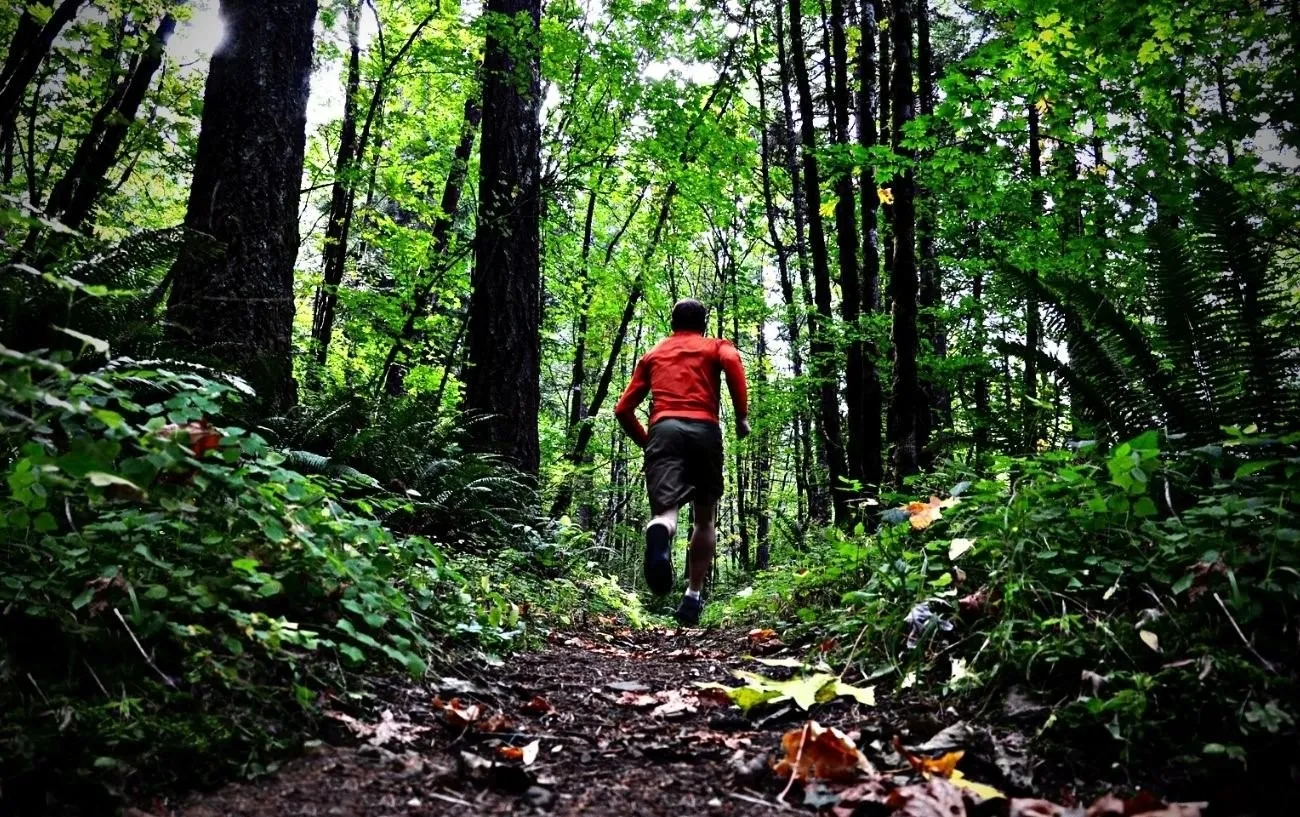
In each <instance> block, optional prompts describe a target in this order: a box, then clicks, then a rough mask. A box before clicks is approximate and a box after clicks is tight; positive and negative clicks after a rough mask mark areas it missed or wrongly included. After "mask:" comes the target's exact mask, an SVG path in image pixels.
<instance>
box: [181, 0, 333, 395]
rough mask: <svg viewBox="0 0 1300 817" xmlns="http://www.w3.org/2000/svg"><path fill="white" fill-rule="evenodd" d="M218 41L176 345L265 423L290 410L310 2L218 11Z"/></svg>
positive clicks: (251, 1)
mask: <svg viewBox="0 0 1300 817" xmlns="http://www.w3.org/2000/svg"><path fill="white" fill-rule="evenodd" d="M221 12H222V17H223V18H224V19H225V21H226V38H225V40H224V42H223V44H222V46H221V48H220V50H218V51H217V52H216V53H215V54H213V55H212V65H211V69H210V70H209V73H208V80H207V87H206V89H205V92H204V99H203V126H202V130H201V131H200V133H199V144H198V155H197V156H196V158H195V163H194V183H193V186H192V188H191V190H190V200H189V208H188V211H187V213H186V216H185V224H186V226H187V227H189V228H190V229H191V230H196V231H198V232H201V233H206V234H207V235H210V236H212V237H214V238H216V239H217V241H219V242H221V244H222V245H223V246H224V252H223V254H222V256H221V257H220V258H219V259H218V260H215V261H214V260H213V259H212V258H211V257H210V255H209V253H208V252H207V250H208V249H209V248H208V247H207V246H206V244H207V242H200V241H195V242H193V244H192V245H191V246H190V247H187V248H186V249H185V250H184V251H183V252H182V253H181V255H180V257H179V258H177V260H176V264H175V265H174V266H173V268H172V272H171V277H172V287H171V297H170V300H169V302H168V305H167V318H168V322H169V330H168V331H169V335H170V337H171V339H172V340H173V342H175V343H176V344H177V345H179V346H181V347H183V348H187V349H189V350H192V351H193V352H194V353H196V354H198V355H200V356H210V357H212V358H215V359H216V360H217V361H219V362H220V363H221V364H223V365H226V366H230V367H232V368H234V369H235V370H236V371H238V372H240V373H241V374H242V375H244V377H246V378H247V379H248V380H249V382H250V383H252V384H253V385H254V387H255V388H257V389H258V393H259V397H260V400H261V403H262V405H263V407H264V408H265V410H266V411H268V412H278V411H281V410H283V409H285V408H288V407H289V406H291V405H292V404H293V402H294V399H295V394H294V392H295V388H294V382H293V361H292V357H291V353H292V330H293V307H294V304H293V267H294V261H295V259H296V258H297V254H298V202H299V197H300V192H299V191H300V190H301V188H302V167H303V153H304V150H305V148H306V142H307V131H306V128H307V96H308V91H309V82H310V79H311V61H312V39H313V34H314V26H315V22H316V0H285V1H284V2H280V3H262V2H257V0H222V3H221Z"/></svg>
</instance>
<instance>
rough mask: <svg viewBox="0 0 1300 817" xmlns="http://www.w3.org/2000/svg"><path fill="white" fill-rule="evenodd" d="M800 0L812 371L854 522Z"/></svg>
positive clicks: (833, 470) (795, 37) (835, 497)
mask: <svg viewBox="0 0 1300 817" xmlns="http://www.w3.org/2000/svg"><path fill="white" fill-rule="evenodd" d="M799 5H800V0H790V3H789V6H790V60H791V64H792V65H793V66H794V75H795V85H796V88H797V90H798V94H799V120H800V121H799V130H800V142H801V143H802V145H803V187H804V199H805V201H806V202H807V206H808V227H809V231H808V232H809V239H810V241H809V247H810V250H811V252H812V265H813V280H814V282H815V287H816V293H815V300H816V303H817V315H818V326H817V328H816V329H815V330H814V331H813V332H812V333H811V334H812V344H811V346H812V361H811V362H812V369H813V373H814V375H815V377H816V378H817V388H818V394H819V404H820V408H821V420H822V432H823V434H824V435H825V438H826V460H827V466H828V467H827V472H828V476H829V479H830V491H831V501H832V504H833V505H834V508H835V520H836V521H837V522H844V521H847V520H848V503H847V499H848V497H847V496H846V494H845V491H844V477H845V476H846V474H845V469H844V445H843V442H842V441H841V439H840V405H839V404H840V401H839V389H838V383H839V377H838V374H837V372H836V367H835V359H834V355H835V348H834V344H832V343H831V339H830V332H829V330H830V327H831V321H832V320H833V318H832V316H831V278H830V265H829V259H828V258H827V247H826V233H825V230H824V228H823V226H822V215H821V183H820V181H819V176H818V172H817V131H816V121H815V119H814V117H815V112H814V110H813V98H812V84H811V83H810V82H809V79H808V61H807V53H806V50H805V48H804V38H803V10H802V9H801V8H800V7H799Z"/></svg>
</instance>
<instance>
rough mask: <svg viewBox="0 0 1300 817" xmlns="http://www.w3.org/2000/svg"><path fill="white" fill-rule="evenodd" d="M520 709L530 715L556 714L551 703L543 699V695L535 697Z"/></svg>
mask: <svg viewBox="0 0 1300 817" xmlns="http://www.w3.org/2000/svg"><path fill="white" fill-rule="evenodd" d="M520 709H522V710H523V711H524V712H527V713H529V714H530V715H553V714H555V707H553V706H551V704H550V702H549V701H547V700H546V699H545V698H543V697H542V696H541V695H534V696H533V697H532V698H531V699H529V701H528V703H526V704H524V705H523V706H521V707H520Z"/></svg>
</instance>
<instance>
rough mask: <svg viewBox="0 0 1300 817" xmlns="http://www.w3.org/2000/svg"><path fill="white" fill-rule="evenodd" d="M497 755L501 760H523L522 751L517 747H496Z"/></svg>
mask: <svg viewBox="0 0 1300 817" xmlns="http://www.w3.org/2000/svg"><path fill="white" fill-rule="evenodd" d="M497 754H498V755H500V756H501V759H502V760H523V759H524V750H523V749H521V748H519V747H518V746H498V747H497Z"/></svg>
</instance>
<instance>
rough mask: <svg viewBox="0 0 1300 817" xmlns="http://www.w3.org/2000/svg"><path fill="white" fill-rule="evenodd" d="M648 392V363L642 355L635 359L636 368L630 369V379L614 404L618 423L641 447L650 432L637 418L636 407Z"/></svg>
mask: <svg viewBox="0 0 1300 817" xmlns="http://www.w3.org/2000/svg"><path fill="white" fill-rule="evenodd" d="M649 393H650V364H649V363H648V362H646V359H645V358H644V357H643V358H641V360H639V361H637V364H636V369H634V370H633V371H632V381H631V382H630V383H628V384H627V390H625V391H624V392H623V396H622V397H620V398H618V403H617V404H616V405H615V406H614V417H615V418H617V420H618V424H619V425H620V426H622V427H623V431H624V432H625V433H626V434H627V436H629V437H631V438H632V441H633V442H634V443H636V444H637V445H638V446H640V447H641V448H645V447H646V443H648V442H649V441H650V434H649V433H648V432H647V431H646V430H645V427H644V426H642V425H641V421H640V420H639V419H637V416H636V408H637V406H639V405H641V401H642V400H645V398H646V395H648V394H649Z"/></svg>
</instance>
